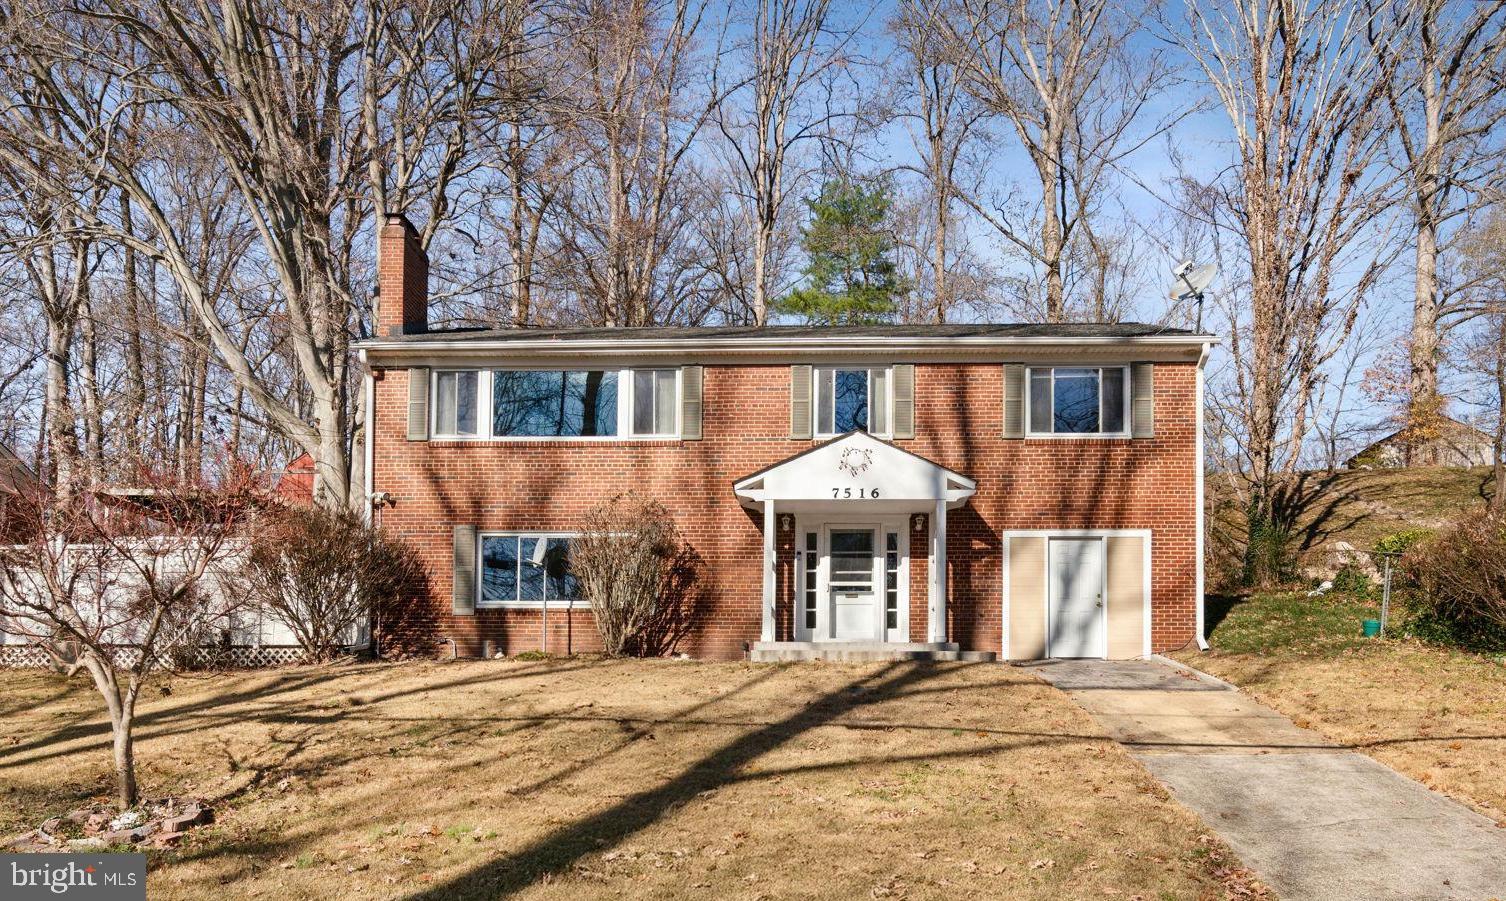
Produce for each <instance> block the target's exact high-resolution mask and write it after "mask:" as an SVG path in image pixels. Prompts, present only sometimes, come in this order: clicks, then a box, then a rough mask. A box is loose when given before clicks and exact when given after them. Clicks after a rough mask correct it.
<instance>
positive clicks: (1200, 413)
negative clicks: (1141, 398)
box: [1193, 343, 1213, 651]
mask: <svg viewBox="0 0 1506 901" xmlns="http://www.w3.org/2000/svg"><path fill="white" fill-rule="evenodd" d="M1212 351H1213V345H1212V343H1204V344H1203V351H1202V353H1201V354H1199V355H1198V358H1197V435H1196V436H1195V437H1194V439H1193V440H1194V443H1195V444H1194V446H1195V447H1196V452H1195V456H1196V459H1197V538H1196V547H1197V551H1196V553H1197V587H1196V591H1197V646H1198V650H1202V651H1206V650H1208V639H1207V638H1206V637H1204V635H1203V631H1204V627H1203V622H1204V620H1203V530H1204V523H1203V518H1204V513H1203V508H1204V504H1203V479H1204V477H1205V474H1206V472H1207V469H1208V465H1207V461H1206V460H1205V459H1204V457H1203V427H1204V423H1203V417H1204V415H1205V413H1204V409H1203V390H1204V389H1203V382H1204V372H1203V371H1204V367H1205V366H1206V365H1207V363H1208V355H1209V354H1210V353H1211V352H1212Z"/></svg>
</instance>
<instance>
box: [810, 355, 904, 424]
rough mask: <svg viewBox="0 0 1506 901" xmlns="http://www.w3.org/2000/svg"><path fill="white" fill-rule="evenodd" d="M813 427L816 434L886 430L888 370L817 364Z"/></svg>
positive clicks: (887, 419) (887, 417) (887, 416)
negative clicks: (819, 365)
mask: <svg viewBox="0 0 1506 901" xmlns="http://www.w3.org/2000/svg"><path fill="white" fill-rule="evenodd" d="M814 377H815V379H816V428H815V433H816V435H817V436H819V437H830V436H833V435H842V434H846V433H847V432H853V431H858V432H870V433H872V434H875V435H885V434H888V432H889V370H888V369H843V368H837V367H832V368H824V367H823V368H818V369H816V370H815V376H814Z"/></svg>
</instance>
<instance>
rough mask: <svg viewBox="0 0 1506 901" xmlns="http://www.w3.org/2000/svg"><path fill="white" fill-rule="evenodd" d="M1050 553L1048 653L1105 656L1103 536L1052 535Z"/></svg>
mask: <svg viewBox="0 0 1506 901" xmlns="http://www.w3.org/2000/svg"><path fill="white" fill-rule="evenodd" d="M1049 554H1050V567H1049V570H1048V572H1049V573H1050V581H1051V584H1050V587H1049V589H1048V591H1049V592H1050V594H1049V597H1050V599H1051V600H1050V603H1049V605H1048V610H1047V624H1046V626H1047V636H1048V642H1049V644H1048V647H1047V651H1046V653H1047V654H1048V655H1049V656H1051V657H1103V656H1104V655H1105V650H1104V615H1103V614H1104V609H1103V601H1104V598H1103V540H1102V539H1100V538H1052V539H1051V540H1050V543H1049Z"/></svg>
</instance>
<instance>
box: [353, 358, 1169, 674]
mask: <svg viewBox="0 0 1506 901" xmlns="http://www.w3.org/2000/svg"><path fill="white" fill-rule="evenodd" d="M1195 377H1196V367H1195V366H1194V365H1193V364H1191V363H1186V364H1158V365H1157V366H1156V374H1155V378H1156V436H1155V437H1154V438H1152V439H1142V440H1138V441H1136V440H1130V439H1108V440H1104V439H1065V438H1064V439H1029V440H1025V441H1006V440H1004V439H1002V438H1001V437H1000V412H999V411H1000V397H1001V392H1002V370H1001V367H1000V366H999V365H998V364H995V363H986V364H982V363H980V364H976V365H960V364H959V365H940V364H919V365H917V366H916V379H915V381H916V400H915V410H916V435H917V437H916V438H914V439H913V440H902V441H899V442H896V443H897V444H898V445H899V446H900V447H902V448H905V449H906V450H909V451H912V452H914V453H917V454H920V455H922V456H925V457H928V458H930V459H932V460H934V461H936V462H937V463H940V464H941V465H943V466H946V467H948V468H951V469H953V470H956V471H957V472H960V473H962V474H964V475H966V476H969V477H971V478H974V479H976V480H977V482H978V492H977V494H976V495H975V496H974V497H973V498H972V500H970V501H969V502H968V504H967V505H966V506H964V507H962V508H960V509H957V510H951V511H949V512H948V516H947V526H948V529H947V564H948V565H947V570H948V572H947V578H948V583H949V584H948V609H947V623H948V629H949V634H950V636H951V637H952V638H953V640H955V641H958V642H959V643H961V645H962V647H964V648H970V649H979V650H993V651H997V650H999V649H1000V638H1001V630H1002V624H1001V614H1002V609H1001V596H1000V577H1001V572H1000V570H1001V553H1000V532H1002V531H1004V530H1008V529H1046V528H1078V529H1081V528H1105V529H1107V528H1148V529H1150V530H1152V549H1153V552H1152V561H1151V565H1152V570H1153V572H1152V638H1151V642H1152V646H1153V648H1154V649H1155V650H1158V651H1159V650H1165V649H1168V648H1172V647H1177V646H1180V645H1182V644H1185V643H1186V642H1188V641H1190V640H1192V638H1193V632H1194V628H1195V626H1194V618H1195V600H1194V592H1195V548H1196V544H1195V541H1196V536H1195V529H1196V525H1195V524H1196V519H1195V509H1194V508H1195V491H1196V486H1195V481H1194V476H1195V472H1196V465H1195V460H1194V455H1195V444H1194V439H1195V430H1196V428H1197V411H1196V405H1195ZM407 390H408V389H407V372H406V370H402V369H393V370H387V371H386V372H384V373H383V374H382V377H381V378H380V379H379V380H378V381H377V382H376V391H377V397H376V404H375V415H376V436H377V437H376V448H375V462H374V467H373V478H374V489H375V490H377V491H386V492H390V493H391V495H392V497H393V499H394V502H395V503H394V504H393V506H391V507H388V508H385V509H384V510H383V511H382V514H381V516H382V522H383V525H384V526H386V527H387V528H389V529H391V530H393V531H395V532H398V533H400V534H402V535H403V536H405V537H407V538H408V539H410V540H411V541H413V542H415V544H416V545H417V546H418V548H419V550H420V553H421V554H422V556H423V558H424V560H425V562H426V563H427V565H428V569H429V574H430V584H429V591H428V595H429V596H428V597H417V598H414V599H413V601H412V603H413V604H415V605H421V606H423V608H424V609H425V610H428V609H433V610H434V611H435V613H434V628H435V629H436V631H437V632H438V633H439V635H441V636H453V637H456V638H457V639H459V640H460V641H461V642H462V644H463V647H462V652H465V651H467V650H474V648H475V647H478V646H479V642H480V640H482V639H483V638H490V639H493V640H495V641H497V642H498V645H499V647H500V648H501V649H503V650H505V651H507V652H508V653H514V652H517V651H520V650H530V649H537V648H538V647H539V644H540V639H539V622H538V612H537V611H536V610H530V611H487V610H483V611H478V613H477V615H476V616H474V617H454V616H452V615H451V613H450V606H451V605H450V587H451V561H450V548H451V527H452V526H453V525H455V524H457V523H468V524H472V525H475V526H477V528H478V529H482V530H507V531H533V530H538V531H569V530H571V529H572V528H574V526H575V524H576V522H577V520H578V519H579V517H580V516H581V514H583V513H584V512H585V511H586V510H588V509H589V508H591V507H592V506H594V505H595V504H597V503H599V502H601V501H603V500H605V499H607V498H609V497H611V496H612V495H614V494H616V493H618V492H621V491H626V490H629V489H632V490H635V491H638V492H641V493H645V494H648V495H650V496H652V497H655V498H657V499H658V500H660V501H661V502H662V503H664V504H665V506H666V507H668V508H669V509H670V512H671V513H672V514H673V516H674V517H675V519H676V521H677V522H678V524H679V526H680V529H681V530H682V532H683V533H684V534H685V536H686V538H687V539H688V541H689V542H690V543H691V545H692V546H693V547H694V548H695V550H696V552H697V553H698V554H699V556H700V558H701V560H702V563H703V569H702V574H703V575H702V579H701V581H700V586H699V587H700V592H701V593H700V598H699V601H698V604H699V606H698V607H697V609H696V610H695V611H694V612H695V617H696V619H695V628H693V629H692V630H691V631H690V633H689V634H688V635H687V636H686V637H685V639H684V640H683V641H682V642H681V643H680V645H679V646H678V650H681V651H684V652H687V653H689V654H691V655H692V656H703V657H722V658H730V657H737V656H740V655H741V653H742V649H743V643H744V642H749V641H756V640H758V637H759V631H760V614H759V606H760V602H761V596H762V588H761V585H762V581H761V565H762V553H763V552H762V547H763V545H762V537H761V531H762V527H763V523H762V518H761V514H759V513H756V512H752V511H748V510H745V509H744V508H742V507H741V506H740V505H739V504H738V503H737V500H736V498H735V497H734V496H733V494H732V483H733V482H734V481H736V480H737V479H738V478H740V477H742V476H745V475H747V474H749V473H752V472H754V471H756V470H758V469H761V468H763V467H765V466H768V465H770V464H772V463H776V462H778V461H780V460H782V459H784V458H786V457H789V456H791V455H793V454H796V453H799V452H800V451H803V450H806V449H808V448H809V447H810V446H811V444H812V442H810V441H792V440H790V439H789V438H788V437H787V436H788V430H789V406H788V404H789V397H788V392H789V367H788V366H736V367H732V366H707V367H706V368H705V413H704V434H705V438H704V439H703V440H701V441H683V442H682V441H632V442H629V441H622V442H614V441H607V442H602V441H579V440H576V441H572V440H568V439H565V440H558V441H552V440H551V441H529V442H487V441H430V442H409V441H407V440H405V437H404V436H405V432H406V416H407ZM969 410H970V411H973V413H972V415H971V416H969V415H966V413H965V411H969ZM926 522H927V529H929V525H930V523H929V517H927V520H926ZM912 523H913V520H912ZM910 534H911V560H910V583H911V592H910V611H911V612H910V621H911V637H912V638H913V639H914V640H917V641H921V640H924V638H925V634H926V627H925V624H926V580H927V575H926V553H927V551H928V541H929V538H928V535H929V532H928V531H925V532H921V533H916V532H915V531H914V530H913V526H912V528H911V530H910ZM793 542H794V535H793V534H792V533H789V532H785V531H784V530H783V529H781V530H780V533H779V534H778V536H777V544H778V548H779V553H778V568H779V569H778V571H779V577H778V586H779V589H778V590H779V605H778V611H777V616H776V624H777V631H778V637H779V638H781V639H787V638H789V637H790V635H791V625H792V617H793V609H794V588H793V586H794V580H793V576H794V546H793ZM415 620H416V621H418V622H422V621H423V620H422V618H421V617H417V618H415ZM410 637H413V638H417V636H416V635H413V636H410ZM567 639H568V640H569V641H570V642H571V646H572V648H573V649H575V650H587V649H590V648H592V647H594V646H595V645H594V642H595V635H594V631H593V629H592V628H591V626H590V617H589V614H584V615H577V616H576V617H575V618H574V619H573V620H571V621H570V622H569V628H568V630H567V621H566V617H565V616H563V615H560V616H558V617H556V616H555V615H554V614H553V613H551V616H550V645H551V650H556V651H562V650H563V649H564V647H565V642H566V640H567Z"/></svg>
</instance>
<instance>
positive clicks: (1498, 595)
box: [1401, 511, 1506, 651]
mask: <svg viewBox="0 0 1506 901" xmlns="http://www.w3.org/2000/svg"><path fill="white" fill-rule="evenodd" d="M1401 569H1402V571H1403V572H1404V574H1405V575H1406V576H1407V578H1408V579H1409V582H1410V584H1411V586H1413V591H1412V620H1411V622H1410V623H1409V625H1408V628H1409V630H1410V631H1412V632H1413V633H1414V634H1416V635H1418V636H1419V637H1423V638H1430V639H1432V640H1437V641H1447V642H1448V643H1451V644H1458V645H1462V646H1464V647H1468V648H1472V649H1476V650H1486V651H1494V650H1503V649H1506V514H1503V513H1502V512H1499V511H1496V512H1489V513H1478V512H1471V513H1468V514H1466V515H1464V516H1462V517H1461V518H1459V519H1458V520H1457V521H1455V522H1454V523H1453V524H1452V525H1450V526H1448V527H1447V528H1445V529H1443V530H1442V531H1440V532H1439V533H1438V534H1436V535H1434V536H1433V537H1432V538H1429V539H1425V540H1422V541H1420V542H1416V543H1414V544H1413V545H1412V547H1411V550H1409V551H1408V552H1407V553H1406V555H1405V556H1403V557H1402V561H1401Z"/></svg>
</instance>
